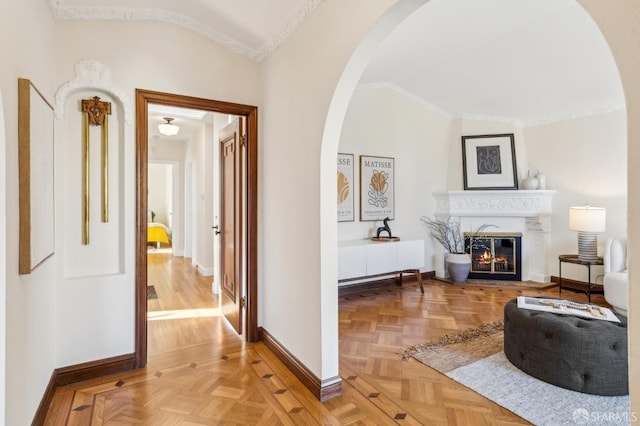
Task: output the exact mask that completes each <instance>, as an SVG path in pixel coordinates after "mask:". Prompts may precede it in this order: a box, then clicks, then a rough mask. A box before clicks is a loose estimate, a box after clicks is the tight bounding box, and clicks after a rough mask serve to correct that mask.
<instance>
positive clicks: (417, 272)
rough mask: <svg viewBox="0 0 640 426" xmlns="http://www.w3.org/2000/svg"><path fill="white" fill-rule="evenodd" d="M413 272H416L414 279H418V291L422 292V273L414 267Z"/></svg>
mask: <svg viewBox="0 0 640 426" xmlns="http://www.w3.org/2000/svg"><path fill="white" fill-rule="evenodd" d="M413 273H414V274H416V279H417V280H418V284H420V291H421V292H422V293H423V294H424V286H423V285H422V274H421V273H420V269H414V270H413Z"/></svg>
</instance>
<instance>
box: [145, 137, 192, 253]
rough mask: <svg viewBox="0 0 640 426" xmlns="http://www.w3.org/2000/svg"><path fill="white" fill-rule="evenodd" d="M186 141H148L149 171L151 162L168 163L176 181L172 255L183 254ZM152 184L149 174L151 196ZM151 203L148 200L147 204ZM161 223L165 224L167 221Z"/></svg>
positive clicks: (165, 164) (164, 164)
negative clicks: (172, 169)
mask: <svg viewBox="0 0 640 426" xmlns="http://www.w3.org/2000/svg"><path fill="white" fill-rule="evenodd" d="M188 143H189V142H188V141H156V140H153V139H152V140H150V141H149V162H150V164H149V173H151V162H153V163H156V164H157V165H163V166H165V167H166V166H168V165H172V166H173V167H174V173H175V180H176V183H177V185H176V187H175V188H174V189H175V190H176V193H175V194H174V197H173V198H174V199H175V201H176V205H174V206H173V217H172V226H171V230H172V235H171V245H172V248H173V255H174V256H184V254H185V241H186V240H185V238H186V235H185V231H186V230H185V210H186V209H185V203H186V194H185V169H186V165H185V146H186V145H187V144H188ZM153 184H154V182H153V181H152V180H151V176H149V197H151V196H152V194H151V191H152V186H154V185H153ZM165 186H166V185H165ZM151 205H152V204H151V202H150V203H149V206H151ZM156 220H158V218H156ZM163 223H165V224H166V223H167V222H163Z"/></svg>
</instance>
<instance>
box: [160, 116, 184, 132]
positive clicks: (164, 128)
mask: <svg viewBox="0 0 640 426" xmlns="http://www.w3.org/2000/svg"><path fill="white" fill-rule="evenodd" d="M165 120H167V122H166V123H162V124H158V131H159V132H160V133H162V134H163V135H167V136H174V135H177V134H178V131H179V130H180V127H179V126H176V125H175V124H172V123H171V122H172V121H173V118H166V117H165Z"/></svg>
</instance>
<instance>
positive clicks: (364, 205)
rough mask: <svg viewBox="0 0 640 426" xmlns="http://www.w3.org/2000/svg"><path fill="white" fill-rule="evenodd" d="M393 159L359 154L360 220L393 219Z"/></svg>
mask: <svg viewBox="0 0 640 426" xmlns="http://www.w3.org/2000/svg"><path fill="white" fill-rule="evenodd" d="M393 176H394V159H393V158H391V157H374V156H368V155H361V156H360V220H361V221H367V220H383V219H384V218H386V217H388V218H389V219H394V201H395V200H394V177H393Z"/></svg>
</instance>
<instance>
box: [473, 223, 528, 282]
mask: <svg viewBox="0 0 640 426" xmlns="http://www.w3.org/2000/svg"><path fill="white" fill-rule="evenodd" d="M464 246H465V251H466V252H467V253H469V256H470V257H471V270H470V272H469V278H476V279H487V280H509V281H522V234H520V233H500V232H495V233H490V232H480V233H474V232H468V233H465V235H464Z"/></svg>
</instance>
